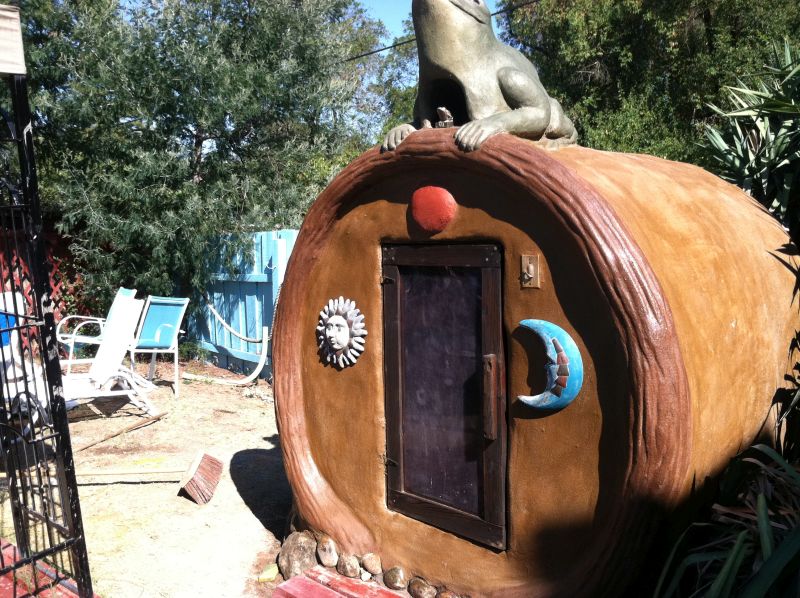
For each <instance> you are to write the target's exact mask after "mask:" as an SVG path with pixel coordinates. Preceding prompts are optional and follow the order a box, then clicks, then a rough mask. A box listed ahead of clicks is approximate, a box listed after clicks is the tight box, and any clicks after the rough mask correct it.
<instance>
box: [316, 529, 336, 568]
mask: <svg viewBox="0 0 800 598" xmlns="http://www.w3.org/2000/svg"><path fill="white" fill-rule="evenodd" d="M317 558H318V559H319V562H320V563H322V564H323V565H324V566H326V567H335V566H336V564H337V563H338V562H339V550H338V549H337V547H336V542H334V541H333V538H331V537H330V536H325V535H323V536H321V537H320V539H319V542H317Z"/></svg>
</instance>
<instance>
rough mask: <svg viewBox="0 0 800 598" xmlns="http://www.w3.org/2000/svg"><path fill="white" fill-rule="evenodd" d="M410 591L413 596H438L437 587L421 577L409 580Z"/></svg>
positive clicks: (426, 597) (429, 597)
mask: <svg viewBox="0 0 800 598" xmlns="http://www.w3.org/2000/svg"><path fill="white" fill-rule="evenodd" d="M408 593H409V594H411V596H412V598H436V588H434V587H433V586H432V585H431V584H429V583H428V582H427V581H425V580H424V579H421V578H419V577H415V578H414V579H412V580H411V581H410V582H409V584H408Z"/></svg>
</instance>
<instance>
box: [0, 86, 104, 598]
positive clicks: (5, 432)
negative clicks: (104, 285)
mask: <svg viewBox="0 0 800 598" xmlns="http://www.w3.org/2000/svg"><path fill="white" fill-rule="evenodd" d="M0 94H2V95H0V110H2V113H1V114H0V116H2V122H0V225H1V226H2V229H1V230H0V283H2V288H0V359H1V360H2V364H0V392H1V394H2V404H0V460H1V461H0V465H2V467H3V470H4V473H5V479H4V480H3V482H4V486H6V488H4V489H3V490H4V493H7V496H6V500H7V501H8V503H10V507H11V516H12V518H13V522H14V538H13V541H14V543H15V544H16V546H17V547H18V549H19V550H18V554H17V555H16V556H15V557H14V556H12V557H11V558H9V556H10V555H9V552H10V551H9V550H6V551H4V552H2V553H0V577H2V576H3V575H6V574H7V573H9V572H10V571H14V572H15V577H16V578H19V577H20V576H23V574H22V572H21V571H20V570H21V569H23V568H24V569H25V574H24V576H23V577H24V579H25V581H26V583H27V584H28V585H29V586H30V584H31V583H32V584H33V586H34V587H30V588H29V590H30V591H31V593H32V594H36V593H37V592H38V591H40V590H41V589H43V588H45V587H48V586H53V585H55V584H59V585H61V586H62V588H65V589H68V590H71V591H72V592H74V593H76V594H78V595H80V596H81V598H86V597H90V596H92V595H93V592H92V582H91V577H90V575H89V562H88V558H87V554H86V543H85V540H84V535H83V524H82V522H81V514H80V505H79V503H78V490H77V484H76V480H75V467H74V463H73V459H72V448H71V445H70V439H69V429H68V426H67V412H66V408H65V403H64V397H63V389H62V382H61V371H60V366H59V361H58V345H57V341H56V335H55V324H54V319H53V311H52V303H51V298H50V289H49V281H48V276H47V266H46V262H45V255H44V243H43V238H42V221H41V215H40V209H39V196H38V190H37V182H36V167H35V162H34V154H33V136H32V128H31V113H30V108H29V104H28V94H27V84H26V77H24V76H20V75H12V76H8V77H4V79H3V85H1V86H0ZM6 539H8V540H11V539H10V538H6ZM22 594H24V592H22Z"/></svg>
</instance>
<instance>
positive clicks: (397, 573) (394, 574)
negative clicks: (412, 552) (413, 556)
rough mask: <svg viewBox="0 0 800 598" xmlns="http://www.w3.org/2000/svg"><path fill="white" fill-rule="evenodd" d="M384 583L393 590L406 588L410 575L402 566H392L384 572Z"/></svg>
mask: <svg viewBox="0 0 800 598" xmlns="http://www.w3.org/2000/svg"><path fill="white" fill-rule="evenodd" d="M383 583H385V584H386V587H387V588H391V589H393V590H405V589H406V586H407V585H408V576H406V571H405V569H403V568H402V567H392V568H391V569H389V570H388V571H386V572H385V573H384V574H383Z"/></svg>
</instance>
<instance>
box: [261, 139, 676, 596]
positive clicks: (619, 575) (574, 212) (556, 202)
mask: <svg viewBox="0 0 800 598" xmlns="http://www.w3.org/2000/svg"><path fill="white" fill-rule="evenodd" d="M534 153H535V156H534V157H533V159H532V154H534ZM421 165H427V166H433V165H435V166H436V168H438V169H441V168H448V167H450V168H453V167H455V168H457V169H459V170H464V169H468V170H469V171H470V172H472V173H475V174H477V175H479V176H486V177H490V178H498V177H502V178H503V179H504V180H505V181H507V182H510V183H511V184H512V185H514V186H516V187H517V188H519V189H520V190H521V191H522V192H523V193H524V194H526V195H528V196H529V197H531V200H532V201H537V202H539V203H540V204H541V205H542V206H544V208H545V209H547V210H548V211H549V212H550V213H551V215H552V216H553V217H554V218H555V219H556V220H557V221H558V222H560V223H561V225H562V226H563V231H564V232H563V235H564V238H565V239H568V240H569V241H570V242H572V243H575V244H576V245H577V246H578V247H579V248H580V249H581V251H582V252H583V253H584V255H585V256H586V260H587V263H588V265H589V267H590V269H591V270H592V272H593V273H594V276H595V277H596V281H597V284H598V285H599V287H600V289H601V291H602V293H603V294H604V295H605V297H606V299H607V301H608V306H609V309H610V311H611V315H612V318H613V321H614V325H615V327H616V329H617V331H618V332H619V335H620V339H621V344H622V346H623V347H624V348H625V349H626V352H627V354H626V358H627V365H628V372H629V380H628V389H629V391H628V392H629V394H628V396H627V401H628V414H629V430H630V435H629V438H628V446H629V447H630V449H629V452H628V455H627V463H626V465H625V467H626V475H625V482H624V486H623V491H622V495H621V496H619V497H618V506H617V508H616V510H615V513H614V514H613V516H612V517H610V518H609V519H608V520H607V521H605V522H604V523H605V525H604V529H603V531H599V533H600V534H601V535H602V540H600V539H599V540H598V542H596V543H595V544H596V546H593V547H592V549H591V554H588V553H587V554H585V555H583V557H584V558H581V565H580V571H579V572H576V573H578V574H577V575H574V576H571V582H570V583H574V584H575V586H574V587H573V588H571V589H568V588H566V587H565V586H562V587H561V588H560V590H559V593H562V592H563V593H564V595H586V594H587V590H588V593H589V594H591V588H592V587H595V588H599V587H603V589H604V590H605V591H610V588H612V587H614V586H616V585H618V584H621V583H624V582H625V581H627V580H625V579H624V576H625V572H626V571H625V570H626V569H628V568H629V567H631V566H633V565H634V563H635V562H636V561H638V560H639V559H640V558H641V557H642V556H643V555H642V554H641V553H642V552H644V551H643V550H642V547H644V546H646V545H647V544H648V543H649V542H648V538H649V536H650V535H652V533H653V530H654V524H655V523H657V521H655V520H654V513H656V512H657V510H658V509H659V508H661V509H664V508H667V509H668V508H670V507H671V506H673V505H674V504H675V503H676V502H677V501H678V499H679V498H680V493H681V490H682V486H683V483H684V481H685V475H686V472H687V471H688V468H689V463H690V452H691V416H690V414H691V403H690V396H689V385H688V380H687V375H686V371H685V368H684V365H683V359H682V356H681V352H680V348H679V345H678V340H677V335H676V331H675V324H674V321H673V317H672V312H671V310H670V307H669V305H668V303H667V301H666V299H665V297H664V294H663V292H662V289H661V286H660V284H659V282H658V280H657V278H656V276H655V274H654V272H653V271H652V269H651V267H650V265H649V263H648V262H647V260H646V259H645V257H644V255H643V254H642V251H641V249H640V248H639V246H638V245H637V243H636V242H635V241H634V240H633V238H632V237H631V235H630V233H629V232H628V230H627V228H626V227H625V225H624V224H623V223H622V222H621V221H620V220H619V218H618V217H617V215H616V213H615V212H614V210H613V209H612V208H611V207H610V206H609V204H608V203H607V202H606V201H605V200H604V199H603V198H602V197H601V196H600V195H599V194H598V192H597V191H596V190H595V189H594V188H592V187H591V186H590V185H588V183H586V182H585V181H584V180H583V179H581V178H580V177H579V176H578V175H576V173H574V172H573V171H571V170H569V169H568V168H567V167H565V166H564V165H562V164H561V163H560V162H558V161H556V160H555V159H553V157H552V156H551V155H549V154H548V153H547V152H545V151H541V150H539V149H537V148H535V147H534V146H532V145H531V144H530V143H528V142H525V141H522V140H519V139H517V138H515V137H512V136H510V135H498V136H496V137H493V138H492V139H490V140H489V141H488V142H487V143H486V144H485V145H484V147H483V148H482V149H481V150H480V151H478V152H473V153H464V152H462V151H460V150H459V149H458V148H457V147H456V145H455V143H454V142H453V135H452V131H450V132H448V131H446V130H433V131H424V132H423V131H421V132H418V133H415V134H412V135H411V136H409V137H408V138H407V139H406V141H404V143H403V144H402V145H401V146H400V147H399V148H398V150H397V151H395V152H387V153H383V154H382V153H380V152H379V151H378V150H377V149H373V150H371V151H369V152H367V153H365V154H364V155H362V156H361V157H360V158H358V159H357V160H355V161H354V162H353V163H352V164H351V165H350V166H349V167H348V168H346V169H345V170H344V171H343V172H342V173H341V174H340V175H339V176H338V177H337V178H336V179H335V180H334V181H333V182H332V183H331V185H330V186H329V187H328V188H327V189H326V190H325V191H324V192H323V193H322V195H320V197H319V199H318V200H317V201H316V203H315V204H314V205H313V206H312V208H311V210H310V211H309V214H308V216H307V218H306V220H305V222H304V224H303V227H302V230H301V232H300V235H299V237H298V240H297V244H296V245H295V249H294V251H293V253H292V256H291V260H290V262H289V267H288V269H287V274H286V278H285V280H284V283H283V287H282V289H281V298H280V303H279V305H278V309H277V314H276V321H275V330H274V332H275V336H274V338H275V345H274V371H275V404H276V411H277V418H278V425H279V430H280V434H281V445H282V449H283V455H284V461H285V465H286V472H287V475H288V477H289V481H290V483H291V485H292V488H293V489H294V492H295V497H296V502H297V505H298V508H299V510H300V513H301V515H302V516H303V517H304V519H305V520H306V521H307V522H308V523H309V524H310V525H311V526H312V527H314V528H315V529H319V530H324V531H325V532H327V533H329V534H330V535H331V536H333V537H334V538H336V539H337V541H339V542H340V543H341V544H342V545H343V546H344V548H345V549H346V550H350V551H352V552H355V553H358V554H363V553H364V552H368V551H373V550H376V548H377V547H376V546H375V540H374V537H373V535H372V533H371V532H370V530H369V528H368V526H367V525H365V524H364V523H363V522H362V521H361V520H359V518H358V515H357V514H355V513H353V512H351V511H350V510H349V509H348V507H347V506H346V505H345V504H344V502H343V501H342V500H341V499H340V498H339V497H338V496H336V495H335V493H334V492H333V490H332V489H331V487H330V486H329V485H328V483H327V482H326V481H325V479H324V478H323V477H322V475H321V474H320V472H319V470H318V468H317V465H316V463H315V462H314V458H313V455H312V454H311V449H310V446H309V441H308V437H307V430H306V424H305V415H304V410H303V394H302V384H301V375H302V368H301V359H302V357H301V339H302V337H303V334H302V332H303V327H304V326H305V325H307V324H306V323H304V322H299V321H297V320H296V319H295V318H292V317H291V311H292V310H293V309H294V306H296V305H301V304H302V303H303V297H304V289H305V286H306V284H307V277H308V274H309V273H310V272H311V271H312V268H313V265H314V263H315V262H316V261H317V259H318V257H319V255H320V254H321V252H323V251H324V250H325V246H326V243H327V240H328V237H329V233H330V230H331V228H332V227H333V225H334V224H335V222H336V220H337V214H338V213H339V212H340V210H341V209H342V208H343V207H344V206H346V205H347V204H348V203H349V202H350V201H352V200H353V199H354V198H355V197H356V196H358V194H359V193H361V192H363V191H364V190H366V189H367V188H368V187H369V186H372V185H374V184H377V183H378V182H379V181H380V180H382V179H385V178H386V177H390V176H397V175H399V174H402V173H404V172H408V171H410V170H413V169H415V168H418V167H419V166H421ZM621 538H625V541H624V542H619V540H620V539H621ZM623 546H626V547H627V546H630V547H635V549H634V550H630V551H625V550H622V549H621V547H623ZM600 584H602V586H601V585H600ZM517 589H520V588H517ZM505 590H508V591H509V592H512V593H514V588H506V589H505ZM505 590H500V593H504V592H505ZM527 591H528V592H530V591H531V588H530V586H529V587H528V590H527ZM570 592H573V593H572V594H570ZM604 593H605V592H604Z"/></svg>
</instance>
